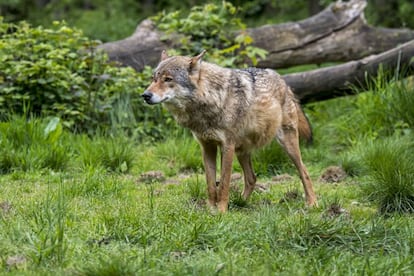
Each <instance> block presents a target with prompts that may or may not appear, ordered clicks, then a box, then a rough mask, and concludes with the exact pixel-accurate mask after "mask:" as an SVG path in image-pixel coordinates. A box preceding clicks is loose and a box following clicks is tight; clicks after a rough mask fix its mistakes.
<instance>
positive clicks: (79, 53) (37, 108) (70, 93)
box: [0, 21, 166, 137]
mask: <svg viewBox="0 0 414 276" xmlns="http://www.w3.org/2000/svg"><path fill="white" fill-rule="evenodd" d="M96 45H97V44H96V42H95V41H91V40H89V39H87V38H86V37H84V36H83V35H82V33H81V32H80V31H78V30H76V29H72V28H69V27H68V26H66V24H64V23H58V22H56V23H55V26H54V28H53V29H44V28H42V27H37V28H32V27H30V26H29V25H28V24H26V23H24V22H21V23H19V24H17V25H14V24H8V23H4V22H2V21H0V111H1V112H0V113H1V114H2V116H4V115H3V114H7V113H10V112H11V113H15V114H23V113H25V114H34V115H42V116H57V117H60V118H61V119H62V120H63V121H62V123H63V124H64V126H66V127H69V128H71V129H72V130H75V131H82V132H84V131H88V132H90V133H92V132H94V131H95V130H96V129H97V128H98V127H99V128H100V129H101V130H114V129H115V128H117V129H118V130H119V129H124V130H125V129H129V131H130V132H131V129H135V128H137V129H138V130H136V131H135V130H134V131H135V133H136V134H138V135H140V136H143V135H145V134H150V135H151V134H153V136H154V137H157V135H158V137H159V134H157V133H159V132H160V130H159V129H158V130H157V127H156V126H155V125H154V122H157V119H158V120H160V119H163V118H166V116H165V114H164V113H162V112H160V111H157V110H156V109H153V110H154V112H153V113H152V115H154V116H152V115H150V113H149V112H148V110H144V108H145V107H144V105H143V103H142V100H141V97H140V93H141V91H143V90H144V86H146V85H147V83H146V82H147V80H148V79H149V78H150V77H149V76H150V70H149V69H147V70H144V72H143V73H140V74H138V73H136V72H135V71H134V70H133V69H131V68H120V67H116V66H114V65H113V64H109V63H108V61H107V57H106V56H105V55H104V54H103V53H101V52H97V51H96V50H95V46H96ZM0 119H1V120H4V119H5V118H4V117H3V118H0ZM146 121H149V122H151V123H148V124H145V122H146ZM142 122H144V124H143V125H141V126H142V127H141V128H138V125H139V123H142Z"/></svg>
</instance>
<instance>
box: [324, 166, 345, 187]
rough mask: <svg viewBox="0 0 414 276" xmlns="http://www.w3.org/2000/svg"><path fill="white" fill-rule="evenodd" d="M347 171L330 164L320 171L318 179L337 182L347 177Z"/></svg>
mask: <svg viewBox="0 0 414 276" xmlns="http://www.w3.org/2000/svg"><path fill="white" fill-rule="evenodd" d="M347 176H348V175H347V173H346V172H345V171H344V169H342V168H341V167H339V166H330V167H328V168H326V169H325V171H324V172H323V173H322V175H321V177H320V178H319V181H321V182H325V183H338V182H341V181H342V180H344V179H345V178H346V177H347Z"/></svg>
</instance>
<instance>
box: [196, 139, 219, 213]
mask: <svg viewBox="0 0 414 276" xmlns="http://www.w3.org/2000/svg"><path fill="white" fill-rule="evenodd" d="M200 144H201V148H202V150H203V161H204V170H205V173H206V181H207V192H208V205H209V207H210V208H213V209H215V208H216V204H217V188H216V157H217V145H215V144H212V143H208V142H204V141H200Z"/></svg>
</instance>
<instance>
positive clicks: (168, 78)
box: [164, 77, 173, 82]
mask: <svg viewBox="0 0 414 276" xmlns="http://www.w3.org/2000/svg"><path fill="white" fill-rule="evenodd" d="M172 80H173V79H172V78H170V77H165V78H164V82H170V81H172Z"/></svg>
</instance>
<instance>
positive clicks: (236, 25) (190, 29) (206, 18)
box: [152, 1, 267, 67]
mask: <svg viewBox="0 0 414 276" xmlns="http://www.w3.org/2000/svg"><path fill="white" fill-rule="evenodd" d="M236 14H237V8H236V7H234V6H233V5H232V4H231V3H229V2H225V1H223V2H222V4H221V5H216V4H205V5H204V6H195V7H193V8H192V9H191V11H190V12H189V13H188V14H182V13H181V11H175V12H171V13H165V12H163V13H160V14H159V15H157V16H154V17H152V19H153V20H154V21H155V22H156V24H157V27H158V28H159V29H160V30H162V31H165V33H166V34H167V35H166V37H164V39H169V38H170V36H171V35H172V34H174V33H179V34H180V40H179V42H180V49H179V50H174V51H173V54H183V55H195V54H196V53H200V52H201V51H202V50H203V49H206V50H207V51H208V53H209V55H208V58H209V60H211V61H213V62H215V63H219V64H221V65H223V66H227V67H237V66H241V65H243V64H246V63H251V64H253V65H256V64H257V63H258V60H259V59H261V58H264V57H265V55H266V54H267V52H266V51H265V50H263V49H260V48H257V47H254V46H252V45H251V44H252V42H253V39H252V37H251V36H249V35H248V34H247V32H245V29H246V26H245V25H244V24H243V23H242V21H241V19H240V18H238V17H237V16H236ZM240 30H241V32H239V33H238V35H237V36H236V37H235V38H234V39H233V38H232V33H235V32H236V31H240Z"/></svg>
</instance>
